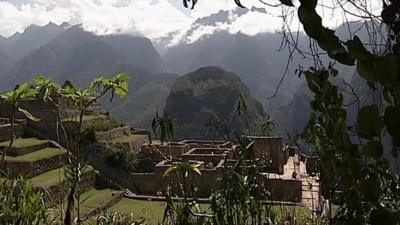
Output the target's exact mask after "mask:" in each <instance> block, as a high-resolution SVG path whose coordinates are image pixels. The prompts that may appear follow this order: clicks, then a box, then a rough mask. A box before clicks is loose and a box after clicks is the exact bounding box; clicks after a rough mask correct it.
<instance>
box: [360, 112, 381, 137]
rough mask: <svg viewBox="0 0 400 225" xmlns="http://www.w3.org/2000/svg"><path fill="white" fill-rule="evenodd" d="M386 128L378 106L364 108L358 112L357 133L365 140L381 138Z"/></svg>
mask: <svg viewBox="0 0 400 225" xmlns="http://www.w3.org/2000/svg"><path fill="white" fill-rule="evenodd" d="M383 127H384V124H383V121H382V119H381V118H380V116H379V108H378V106H376V105H369V106H364V107H362V108H361V109H360V111H359V112H358V117H357V132H358V135H359V136H360V137H362V138H364V139H372V138H373V137H379V136H380V135H381V132H382V129H383Z"/></svg>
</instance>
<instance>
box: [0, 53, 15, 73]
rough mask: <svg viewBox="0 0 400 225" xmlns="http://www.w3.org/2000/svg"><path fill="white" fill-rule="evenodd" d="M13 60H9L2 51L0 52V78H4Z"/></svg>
mask: <svg viewBox="0 0 400 225" xmlns="http://www.w3.org/2000/svg"><path fill="white" fill-rule="evenodd" d="M14 63H15V62H14V60H13V59H12V58H10V57H9V56H8V55H7V54H6V53H5V52H4V51H2V50H0V78H1V77H2V76H5V75H6V73H7V71H8V70H9V69H10V67H11V66H12V65H13V64H14Z"/></svg>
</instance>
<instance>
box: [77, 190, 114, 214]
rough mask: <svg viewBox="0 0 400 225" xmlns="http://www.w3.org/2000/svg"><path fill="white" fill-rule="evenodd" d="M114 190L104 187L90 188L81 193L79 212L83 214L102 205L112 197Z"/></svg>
mask: <svg viewBox="0 0 400 225" xmlns="http://www.w3.org/2000/svg"><path fill="white" fill-rule="evenodd" d="M114 192H115V190H112V189H109V188H106V189H102V190H99V189H94V188H93V189H90V190H89V191H87V192H84V193H82V194H81V205H80V212H81V213H83V214H85V213H88V212H90V210H91V209H93V208H96V207H99V206H101V205H104V203H106V202H108V201H110V200H111V199H112V198H113V193H114Z"/></svg>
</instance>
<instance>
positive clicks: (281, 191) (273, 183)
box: [257, 174, 302, 202]
mask: <svg viewBox="0 0 400 225" xmlns="http://www.w3.org/2000/svg"><path fill="white" fill-rule="evenodd" d="M257 182H258V183H259V185H261V186H263V187H264V188H265V190H266V191H267V199H268V200H273V201H285V202H301V197H302V186H301V181H300V180H296V179H275V178H273V179H271V178H268V177H267V176H266V175H261V174H260V175H259V176H258V177H257Z"/></svg>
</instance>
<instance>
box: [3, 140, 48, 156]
mask: <svg viewBox="0 0 400 225" xmlns="http://www.w3.org/2000/svg"><path fill="white" fill-rule="evenodd" d="M9 143H10V141H3V142H1V143H0V149H1V150H3V149H6V148H7V147H8V145H9ZM49 146H50V142H49V141H48V140H40V139H37V138H17V139H15V140H14V142H13V145H12V147H11V149H10V150H8V151H7V155H10V156H20V155H25V154H28V153H32V152H35V151H38V150H40V149H43V148H46V147H49Z"/></svg>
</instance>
